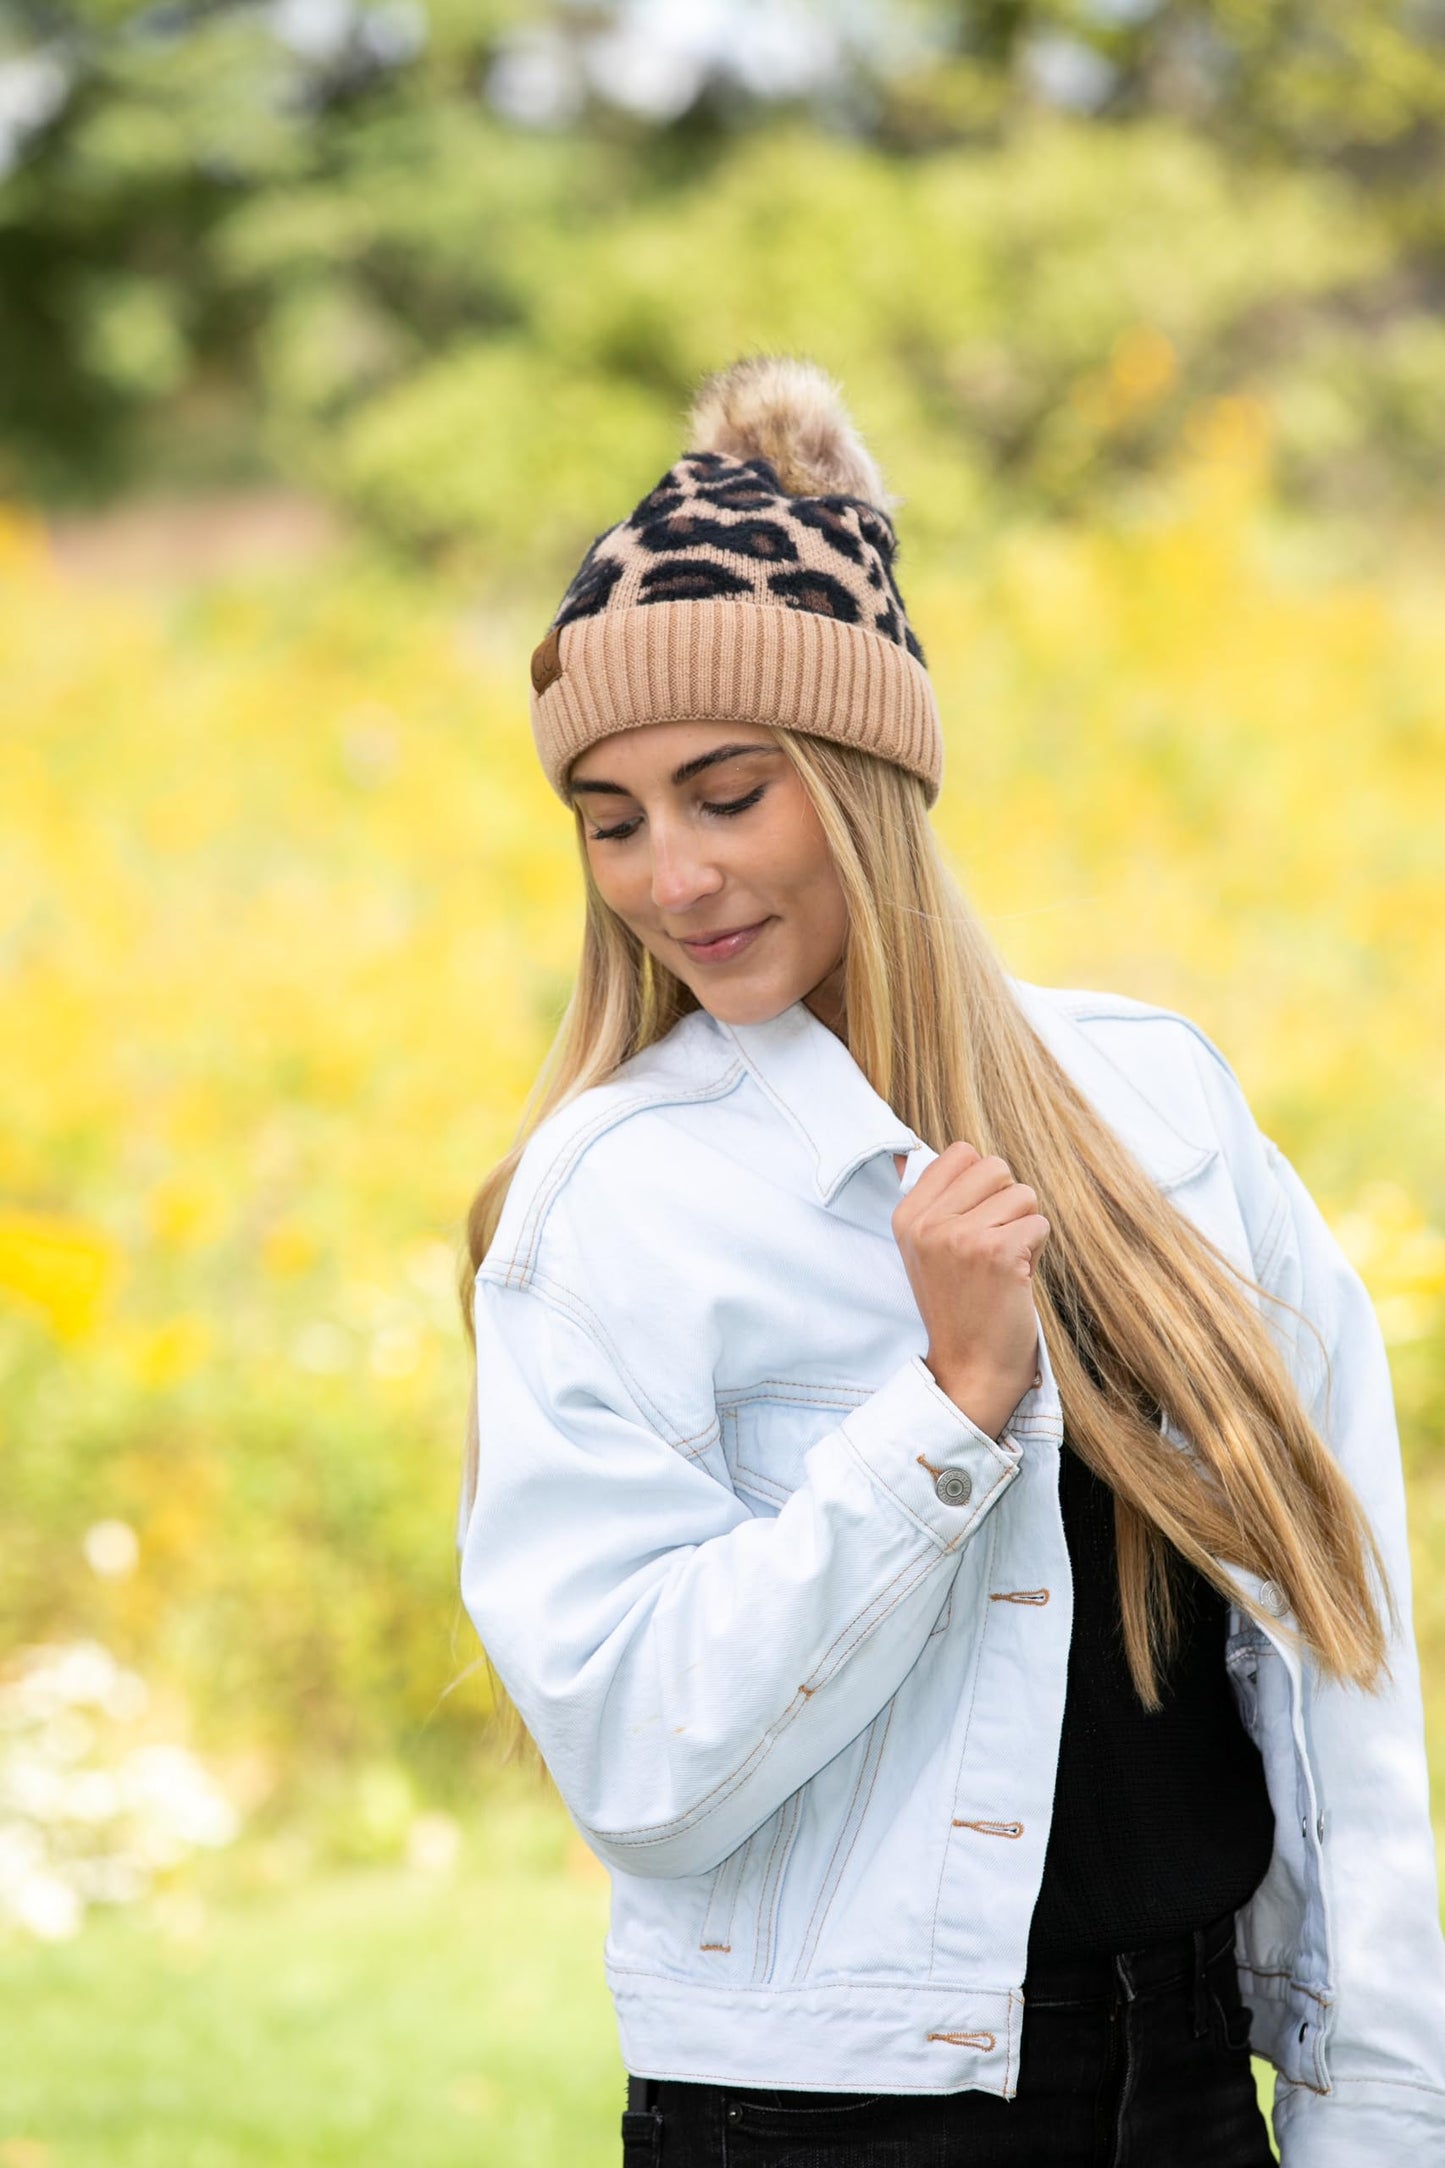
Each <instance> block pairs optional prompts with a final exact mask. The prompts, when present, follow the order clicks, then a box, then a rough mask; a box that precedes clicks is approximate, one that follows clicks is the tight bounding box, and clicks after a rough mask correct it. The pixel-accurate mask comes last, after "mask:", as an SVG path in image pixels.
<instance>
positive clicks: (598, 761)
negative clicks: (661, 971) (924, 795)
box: [568, 723, 847, 1032]
mask: <svg viewBox="0 0 1445 2168" xmlns="http://www.w3.org/2000/svg"><path fill="white" fill-rule="evenodd" d="M568 787H569V789H570V791H571V793H572V796H573V799H574V800H575V802H576V803H577V804H578V805H579V806H580V807H581V808H582V829H583V834H584V836H585V837H586V847H587V857H588V861H589V864H590V866H591V869H592V875H593V878H594V880H595V881H596V883H597V886H598V889H599V890H600V891H601V894H602V896H603V898H604V899H605V901H606V902H607V903H608V904H609V905H610V906H611V908H612V909H613V910H614V911H615V912H616V913H617V915H618V917H619V918H621V919H622V920H624V921H625V923H626V924H627V925H628V926H630V927H631V929H632V931H633V933H635V934H636V936H637V938H638V940H639V941H641V942H642V943H643V945H644V947H646V948H647V949H648V950H650V951H651V953H652V955H654V956H655V957H656V958H657V960H658V962H659V963H663V964H666V965H667V968H668V969H669V971H672V972H675V973H676V975H677V976H678V978H680V979H682V980H684V981H685V982H686V984H687V985H688V986H690V987H691V989H692V991H693V992H694V993H695V994H696V995H697V998H698V1000H699V1001H700V1002H701V1003H702V1005H703V1007H704V1008H705V1009H708V1010H709V1011H710V1012H711V1013H712V1014H713V1015H714V1016H716V1017H717V1018H718V1019H719V1021H720V1022H722V1023H726V1024H755V1023H761V1022H763V1021H765V1020H766V1019H767V1018H768V1017H770V1016H776V1015H777V1014H778V1013H779V1011H780V1010H782V1009H785V1008H787V1007H788V1006H789V1004H790V1003H791V1002H794V1001H800V1000H807V1002H808V1005H809V1007H810V1008H811V1009H813V1010H814V1012H815V1013H816V1014H817V1015H818V1016H819V1017H821V1018H822V1020H823V1022H824V1023H826V1024H828V1025H830V1026H831V1028H832V1029H833V1030H835V1031H840V1032H841V1030H842V1023H843V999H842V992H843V947H844V941H845V937H846V933H847V917H846V907H845V901H844V896H843V890H842V887H841V885H840V884H839V881H838V876H837V873H836V871H835V869H834V866H833V859H832V854H831V852H830V851H829V849H828V845H827V841H826V838H825V837H824V834H823V829H822V825H821V823H820V822H819V820H818V816H817V814H816V813H815V812H814V811H813V806H812V801H811V799H810V798H809V797H808V794H807V792H806V790H805V789H804V788H803V781H802V777H801V776H800V775H799V774H798V771H797V769H796V768H795V767H794V766H793V764H792V762H791V761H790V760H789V758H788V756H787V754H786V753H785V752H784V751H783V749H782V747H781V746H780V745H778V744H777V743H776V741H775V740H774V738H773V736H772V734H771V733H770V732H768V731H767V730H765V729H763V728H762V727H761V726H759V725H757V724H752V723H648V724H646V725H644V726H641V727H639V728H637V729H633V730H620V731H618V732H616V733H615V734H614V735H613V736H612V737H610V738H602V739H599V740H598V742H597V743H596V744H595V745H589V746H588V747H587V749H586V750H585V751H584V752H582V753H579V754H578V756H577V758H576V760H575V761H574V762H573V763H572V768H571V772H570V775H569V777H568ZM743 928H747V929H749V931H748V933H747V935H746V937H745V938H744V939H742V940H741V941H728V942H726V943H721V944H719V943H716V942H714V943H713V944H712V945H711V946H709V945H708V944H707V942H706V941H704V940H703V939H702V937H703V936H716V935H721V934H735V933H737V932H739V931H740V930H741V929H743ZM752 929H756V930H755V931H754V930H752Z"/></svg>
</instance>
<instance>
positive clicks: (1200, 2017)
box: [1194, 1927, 1209, 2040]
mask: <svg viewBox="0 0 1445 2168" xmlns="http://www.w3.org/2000/svg"><path fill="white" fill-rule="evenodd" d="M1205 1940H1206V1931H1205V1929H1204V1928H1202V1927H1196V1928H1195V1930H1194V2037H1195V2039H1196V2040H1202V2039H1203V2038H1204V2035H1205V2034H1206V2033H1207V2032H1208V2030H1209V2002H1208V1997H1207V1994H1206V1991H1205V1985H1204V1964H1205V1958H1204V1944H1205Z"/></svg>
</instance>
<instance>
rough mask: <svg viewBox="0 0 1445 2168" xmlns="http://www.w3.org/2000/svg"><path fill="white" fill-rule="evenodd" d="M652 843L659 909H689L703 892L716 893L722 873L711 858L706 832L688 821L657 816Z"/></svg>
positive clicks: (651, 830) (654, 894)
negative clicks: (671, 820) (702, 831)
mask: <svg viewBox="0 0 1445 2168" xmlns="http://www.w3.org/2000/svg"><path fill="white" fill-rule="evenodd" d="M649 835H650V838H651V844H652V900H653V902H654V904H655V905H656V906H657V908H658V910H660V911H669V912H678V913H682V912H684V911H686V910H687V909H688V908H689V907H690V906H691V905H692V904H694V903H697V902H699V901H700V900H701V898H702V897H704V896H712V895H716V893H717V891H718V889H719V888H721V886H722V875H721V873H720V872H719V871H718V868H717V867H716V866H715V865H714V864H713V862H712V853H711V847H710V843H709V839H708V837H707V836H705V835H704V834H702V833H701V832H700V831H699V830H697V829H695V828H692V827H690V826H689V825H688V824H687V823H685V822H674V823H669V822H668V821H666V820H655V821H653V822H652V824H651V826H650V828H649Z"/></svg>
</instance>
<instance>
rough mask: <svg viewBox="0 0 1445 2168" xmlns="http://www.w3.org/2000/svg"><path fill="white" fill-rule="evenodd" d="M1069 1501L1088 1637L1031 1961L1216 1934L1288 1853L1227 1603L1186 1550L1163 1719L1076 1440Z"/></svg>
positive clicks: (1108, 1507)
mask: <svg viewBox="0 0 1445 2168" xmlns="http://www.w3.org/2000/svg"><path fill="white" fill-rule="evenodd" d="M1059 1495H1060V1503H1061V1505H1062V1507H1063V1517H1064V1533H1065V1537H1066V1540H1067V1542H1068V1547H1069V1558H1070V1561H1071V1564H1072V1567H1073V1576H1074V1625H1073V1638H1072V1641H1071V1644H1070V1648H1069V1661H1068V1681H1067V1688H1066V1697H1065V1703H1064V1722H1063V1735H1062V1738H1061V1740H1060V1745H1059V1766H1058V1776H1057V1779H1056V1783H1055V1792H1054V1812H1053V1822H1052V1826H1051V1828H1050V1832H1049V1842H1048V1848H1047V1851H1046V1854H1045V1858H1044V1875H1043V1883H1042V1886H1041V1888H1040V1891H1039V1898H1038V1904H1037V1906H1036V1909H1035V1912H1034V1917H1033V1924H1032V1927H1031V1930H1030V1936H1029V1960H1030V1962H1031V1963H1032V1962H1033V1961H1034V1960H1035V1959H1036V1958H1038V1959H1043V1958H1057V1957H1071V1956H1079V1955H1084V1954H1087V1953H1097V1952H1104V1953H1106V1954H1107V1953H1112V1952H1114V1951H1118V1950H1130V1949H1141V1948H1143V1947H1144V1946H1145V1945H1146V1944H1147V1943H1150V1942H1159V1941H1164V1940H1167V1939H1168V1938H1169V1937H1171V1936H1173V1935H1177V1934H1182V1933H1185V1932H1188V1931H1189V1930H1191V1929H1193V1928H1195V1927H1203V1926H1204V1925H1206V1924H1207V1923H1208V1922H1209V1921H1210V1920H1212V1919H1215V1918H1217V1917H1218V1915H1219V1914H1220V1913H1222V1912H1228V1911H1233V1910H1236V1909H1237V1908H1238V1907H1239V1906H1240V1905H1242V1904H1244V1903H1245V1902H1246V1901H1247V1899H1248V1898H1249V1897H1250V1896H1252V1895H1253V1893H1254V1891H1255V1889H1256V1888H1257V1887H1258V1885H1259V1883H1260V1881H1261V1880H1262V1879H1263V1876H1264V1872H1265V1869H1266V1868H1267V1867H1268V1865H1269V1861H1270V1854H1271V1852H1272V1850H1273V1847H1274V1812H1273V1809H1272V1807H1271V1805H1270V1801H1269V1795H1268V1793H1267V1791H1266V1789H1265V1782H1264V1768H1263V1764H1262V1762H1261V1760H1260V1755H1259V1750H1258V1748H1257V1747H1256V1746H1255V1744H1254V1742H1253V1740H1252V1739H1251V1738H1250V1736H1249V1734H1248V1732H1247V1731H1246V1730H1245V1728H1244V1725H1243V1722H1242V1721H1241V1718H1240V1715H1239V1710H1238V1706H1237V1704H1236V1702H1235V1699H1234V1692H1233V1689H1232V1687H1231V1686H1230V1683H1229V1679H1228V1675H1227V1674H1226V1671H1225V1668H1224V1641H1225V1633H1226V1630H1227V1619H1228V1605H1227V1604H1226V1602H1225V1600H1224V1598H1223V1597H1222V1596H1221V1595H1220V1594H1219V1592H1218V1591H1217V1590H1216V1589H1215V1588H1214V1587H1213V1586H1212V1584H1211V1583H1210V1582H1208V1581H1206V1580H1205V1579H1204V1577H1203V1575H1202V1574H1199V1573H1197V1572H1196V1571H1195V1570H1194V1568H1193V1567H1192V1566H1187V1565H1186V1564H1185V1562H1184V1560H1182V1559H1181V1558H1179V1557H1178V1555H1177V1554H1175V1556H1174V1559H1173V1561H1172V1563H1173V1565H1174V1566H1175V1568H1176V1569H1177V1575H1176V1580H1175V1583H1174V1586H1175V1590H1176V1600H1177V1603H1178V1609H1179V1617H1180V1626H1181V1634H1180V1644H1179V1649H1178V1652H1177V1655H1176V1657H1175V1659H1174V1662H1173V1663H1172V1665H1171V1666H1170V1667H1169V1670H1168V1672H1167V1674H1166V1678H1165V1679H1164V1680H1162V1681H1161V1690H1162V1694H1163V1706H1162V1707H1161V1708H1160V1709H1158V1710H1156V1711H1154V1712H1153V1713H1152V1714H1151V1713H1150V1712H1149V1711H1147V1710H1146V1709H1145V1708H1144V1706H1143V1704H1142V1703H1141V1702H1140V1700H1139V1698H1138V1695H1137V1694H1136V1693H1135V1691H1134V1686H1133V1682H1132V1680H1131V1678H1130V1676H1129V1669H1128V1665H1127V1663H1126V1662H1125V1658H1124V1641H1123V1625H1122V1620H1121V1616H1120V1610H1119V1596H1118V1590H1119V1579H1118V1557H1117V1549H1116V1545H1115V1538H1114V1497H1113V1492H1112V1491H1111V1490H1110V1489H1109V1487H1108V1485H1107V1484H1106V1483H1103V1482H1101V1481H1100V1479H1099V1478H1098V1477H1097V1476H1096V1475H1094V1474H1093V1472H1092V1471H1091V1470H1090V1469H1089V1468H1088V1467H1087V1466H1086V1465H1085V1463H1084V1462H1083V1461H1082V1460H1080V1458H1079V1456H1078V1455H1077V1453H1074V1452H1073V1451H1071V1450H1070V1449H1069V1446H1068V1442H1067V1439H1066V1440H1065V1445H1064V1451H1063V1454H1062V1456H1061V1462H1060V1474H1059ZM1025 1985H1027V1983H1025Z"/></svg>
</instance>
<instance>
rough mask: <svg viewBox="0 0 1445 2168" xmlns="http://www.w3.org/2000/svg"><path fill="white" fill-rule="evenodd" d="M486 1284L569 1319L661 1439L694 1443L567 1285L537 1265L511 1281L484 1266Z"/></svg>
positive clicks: (481, 1273) (480, 1278)
mask: <svg viewBox="0 0 1445 2168" xmlns="http://www.w3.org/2000/svg"><path fill="white" fill-rule="evenodd" d="M483 1281H485V1282H486V1283H487V1285H489V1286H491V1287H495V1288H497V1289H499V1290H500V1292H501V1293H503V1294H510V1295H522V1294H530V1295H534V1296H535V1297H536V1299H537V1301H538V1302H541V1303H545V1304H546V1306H547V1308H548V1309H549V1310H554V1311H555V1312H556V1313H557V1315H558V1316H559V1317H564V1318H567V1319H569V1320H570V1321H571V1323H572V1324H574V1325H575V1326H576V1327H577V1329H578V1331H579V1332H582V1333H585V1334H586V1336H587V1338H588V1339H589V1340H590V1341H591V1342H592V1344H593V1346H594V1347H595V1348H596V1349H597V1351H598V1353H599V1354H600V1355H602V1356H604V1357H605V1358H606V1360H607V1361H608V1362H609V1363H610V1364H611V1365H612V1367H613V1369H614V1370H615V1371H616V1372H617V1375H618V1376H619V1378H620V1379H621V1380H622V1382H623V1384H624V1385H625V1386H626V1387H627V1389H628V1391H629V1392H630V1393H631V1395H632V1397H633V1399H634V1400H635V1401H636V1402H637V1405H638V1408H639V1409H640V1410H641V1411H642V1413H643V1414H644V1416H645V1417H646V1419H647V1422H648V1423H649V1425H650V1426H651V1428H652V1429H654V1430H655V1431H656V1432H657V1434H658V1436H659V1437H660V1438H663V1439H664V1440H665V1441H666V1442H667V1444H669V1445H671V1446H686V1445H690V1444H692V1443H693V1442H694V1441H693V1440H692V1439H688V1438H679V1437H678V1435H677V1433H676V1430H675V1428H674V1427H673V1425H671V1424H670V1423H669V1422H668V1420H667V1417H666V1416H665V1415H664V1414H663V1412H662V1410H661V1408H659V1407H658V1405H657V1403H656V1401H655V1400H653V1398H652V1396H651V1395H650V1394H649V1393H648V1392H647V1390H646V1388H645V1387H644V1386H643V1385H642V1384H641V1382H640V1381H639V1380H638V1379H637V1378H636V1377H635V1376H634V1375H633V1373H632V1371H631V1370H629V1369H628V1367H627V1364H626V1363H625V1362H624V1361H623V1359H622V1356H621V1354H620V1353H619V1351H618V1349H617V1348H616V1347H615V1346H614V1345H613V1343H612V1341H611V1339H610V1338H609V1336H608V1334H607V1332H606V1329H605V1328H604V1326H603V1324H602V1321H601V1319H600V1318H599V1317H598V1316H597V1314H596V1312H595V1311H594V1310H593V1309H591V1308H590V1306H589V1305H588V1304H587V1303H585V1302H584V1301H583V1300H582V1298H581V1296H580V1295H577V1294H574V1292H573V1291H572V1289H571V1288H570V1287H567V1286H564V1284H563V1283H562V1281H561V1280H554V1279H552V1278H550V1277H549V1275H548V1274H546V1273H545V1272H542V1271H541V1270H540V1269H539V1268H538V1267H537V1266H535V1265H534V1266H533V1268H532V1270H531V1272H530V1273H529V1274H528V1277H527V1278H526V1280H525V1281H523V1280H511V1279H508V1278H507V1276H506V1272H505V1270H504V1269H498V1268H497V1267H495V1266H491V1265H482V1266H480V1267H479V1268H478V1271H477V1283H478V1285H480V1284H481V1283H482V1282H483Z"/></svg>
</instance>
